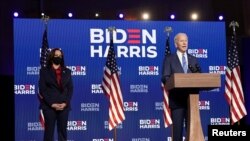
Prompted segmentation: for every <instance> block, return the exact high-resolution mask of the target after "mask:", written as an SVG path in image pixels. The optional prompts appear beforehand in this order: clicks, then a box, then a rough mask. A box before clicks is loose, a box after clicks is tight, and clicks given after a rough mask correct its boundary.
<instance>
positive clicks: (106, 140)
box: [92, 138, 114, 141]
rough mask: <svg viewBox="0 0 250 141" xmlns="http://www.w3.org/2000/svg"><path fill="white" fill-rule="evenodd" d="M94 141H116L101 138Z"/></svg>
mask: <svg viewBox="0 0 250 141" xmlns="http://www.w3.org/2000/svg"><path fill="white" fill-rule="evenodd" d="M92 141H114V139H112V138H99V139H92Z"/></svg>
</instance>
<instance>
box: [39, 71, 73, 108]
mask: <svg viewBox="0 0 250 141" xmlns="http://www.w3.org/2000/svg"><path fill="white" fill-rule="evenodd" d="M61 81H62V86H61V87H60V86H59V85H58V83H57V80H56V74H55V71H54V70H53V69H52V68H45V67H43V68H41V70H40V78H39V94H40V98H41V104H40V108H42V109H46V108H51V105H52V104H54V103H64V102H65V103H66V104H67V107H66V108H69V109H70V100H71V97H72V94H73V82H72V77H71V70H70V69H68V68H62V78H61Z"/></svg>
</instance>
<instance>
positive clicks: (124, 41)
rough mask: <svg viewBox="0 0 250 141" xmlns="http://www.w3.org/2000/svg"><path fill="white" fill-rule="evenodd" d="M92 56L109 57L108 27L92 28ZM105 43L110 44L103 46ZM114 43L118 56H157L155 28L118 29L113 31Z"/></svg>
mask: <svg viewBox="0 0 250 141" xmlns="http://www.w3.org/2000/svg"><path fill="white" fill-rule="evenodd" d="M89 34H90V57H107V55H108V50H109V44H110V32H109V31H108V29H101V28H91V29H90V33H89ZM103 43H106V44H108V45H106V47H105V46H103ZM113 43H114V45H115V49H116V56H117V57H118V58H120V57H124V58H134V57H136V58H156V57H157V50H156V43H157V41H156V30H155V29H150V30H148V29H137V28H133V29H132V28H131V29H116V32H114V33H113Z"/></svg>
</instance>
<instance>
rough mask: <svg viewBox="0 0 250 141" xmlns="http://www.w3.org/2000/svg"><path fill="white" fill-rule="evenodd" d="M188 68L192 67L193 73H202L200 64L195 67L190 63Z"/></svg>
mask: <svg viewBox="0 0 250 141" xmlns="http://www.w3.org/2000/svg"><path fill="white" fill-rule="evenodd" d="M188 68H189V69H190V71H191V72H192V73H201V67H200V66H199V65H198V64H195V67H193V66H192V65H191V64H189V65H188Z"/></svg>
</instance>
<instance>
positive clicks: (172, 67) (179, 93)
mask: <svg viewBox="0 0 250 141" xmlns="http://www.w3.org/2000/svg"><path fill="white" fill-rule="evenodd" d="M187 58H188V65H189V66H190V65H191V66H192V67H195V66H196V65H197V64H198V61H197V59H196V58H195V57H194V56H192V55H190V54H188V55H187ZM174 73H184V70H183V68H182V65H181V62H180V60H179V58H178V56H177V53H175V54H171V55H168V56H166V57H165V58H164V61H163V72H162V81H163V82H164V83H165V82H166V81H168V79H169V78H170V76H171V75H172V74H174ZM187 73H192V72H191V70H190V68H188V71H187ZM188 94H189V92H188V91H187V90H185V89H178V90H177V89H175V90H170V91H169V106H170V108H171V109H175V108H179V107H186V106H187V99H188Z"/></svg>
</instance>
